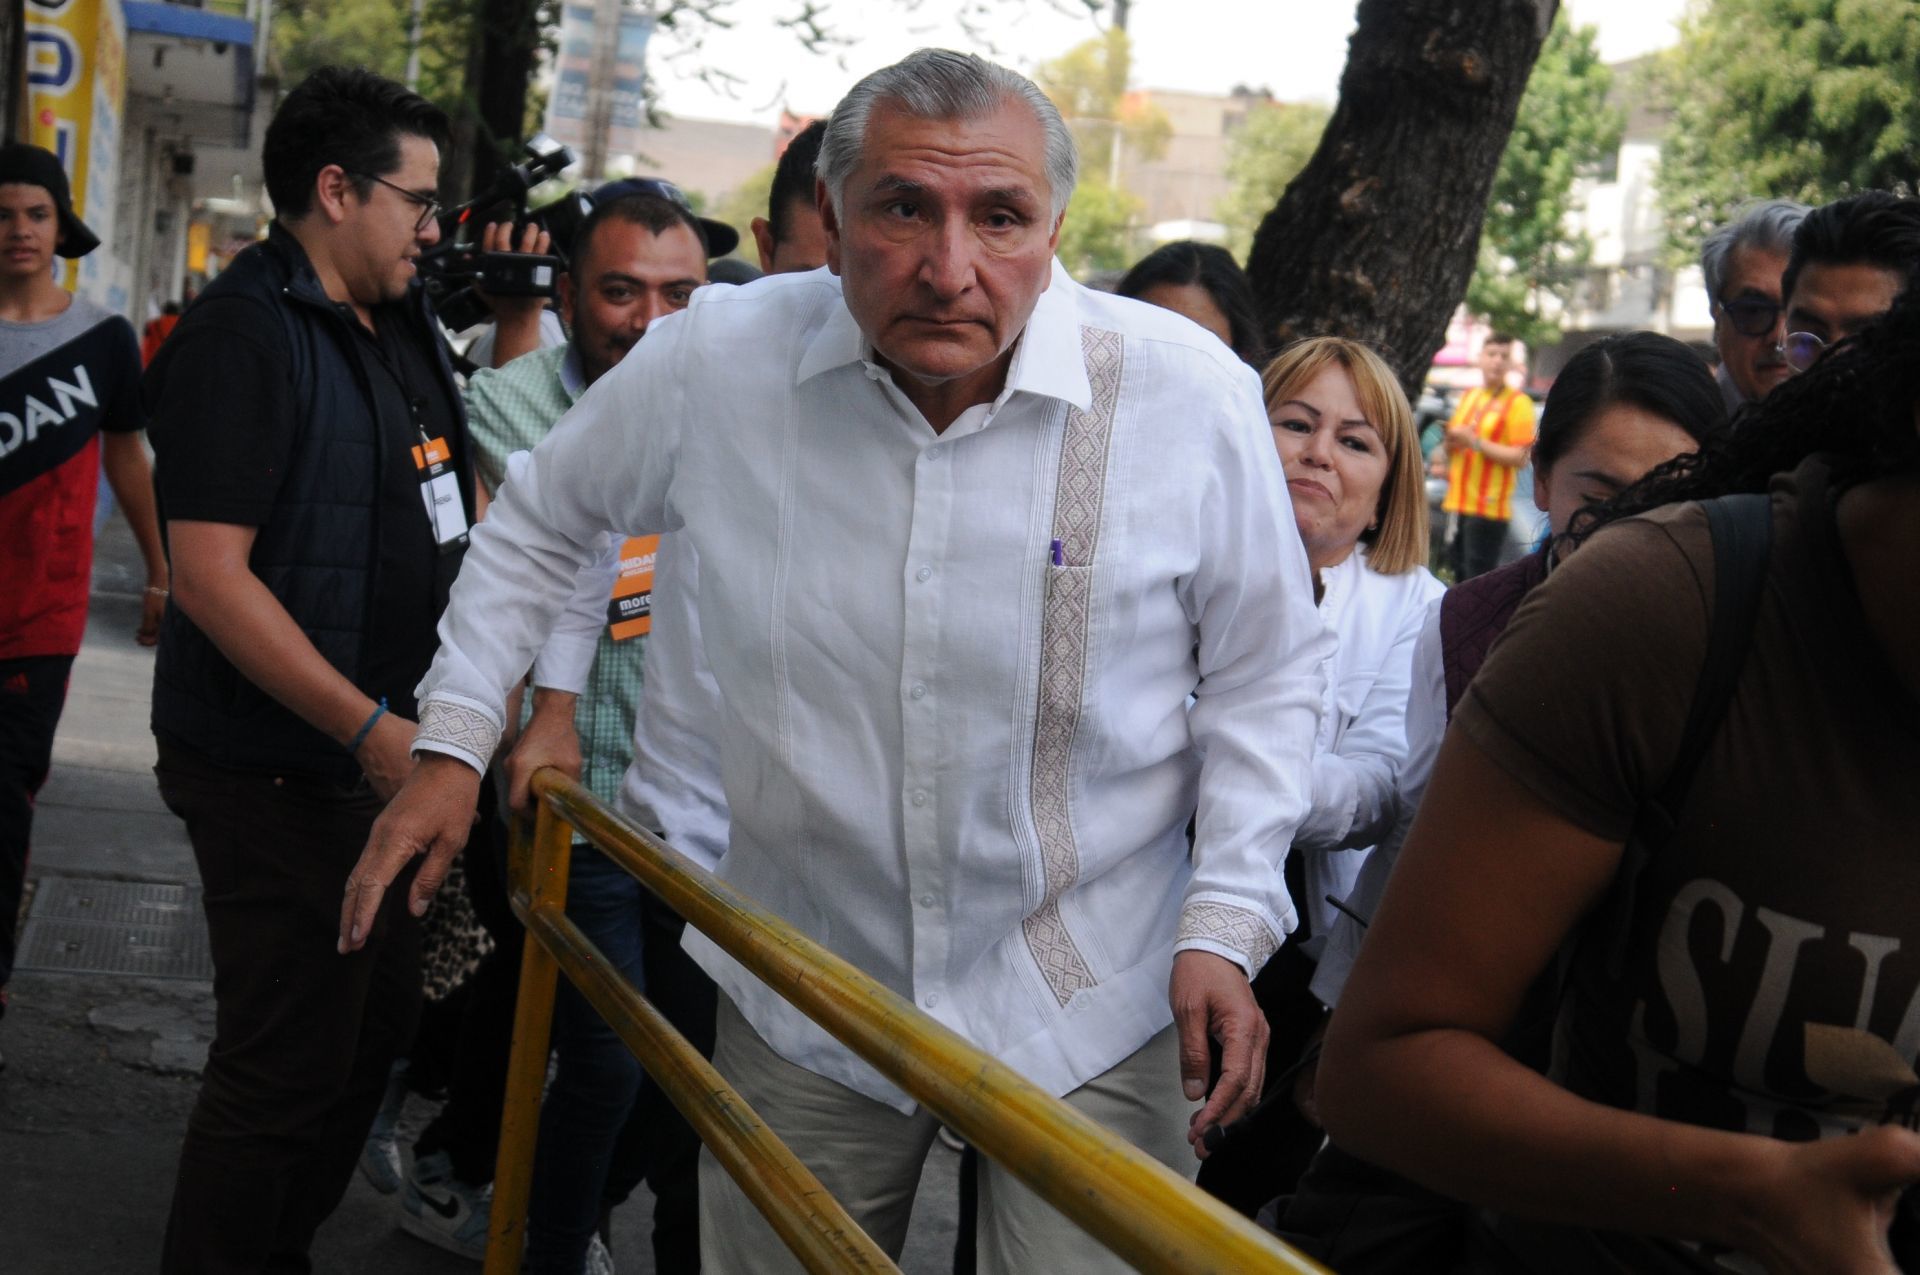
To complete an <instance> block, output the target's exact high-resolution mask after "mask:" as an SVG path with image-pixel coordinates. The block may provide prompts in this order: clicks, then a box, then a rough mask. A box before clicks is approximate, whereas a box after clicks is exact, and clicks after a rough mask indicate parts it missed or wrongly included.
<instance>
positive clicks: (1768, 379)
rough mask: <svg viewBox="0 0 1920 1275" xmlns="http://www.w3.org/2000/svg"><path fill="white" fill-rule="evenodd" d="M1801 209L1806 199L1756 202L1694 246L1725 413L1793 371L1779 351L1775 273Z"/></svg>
mask: <svg viewBox="0 0 1920 1275" xmlns="http://www.w3.org/2000/svg"><path fill="white" fill-rule="evenodd" d="M1806 215H1807V206H1806V205H1805V204H1797V203H1795V202H1793V201H1792V200H1791V199H1768V200H1763V201H1756V202H1754V203H1749V204H1747V205H1745V206H1743V207H1742V208H1741V209H1740V211H1739V213H1738V214H1737V215H1736V216H1735V217H1734V219H1733V220H1732V221H1730V222H1728V223H1727V224H1726V225H1724V226H1722V227H1720V228H1719V229H1718V230H1716V231H1714V232H1713V233H1712V234H1710V235H1708V236H1707V239H1706V242H1705V243H1703V244H1701V245H1700V271H1701V273H1702V274H1704V275H1705V276H1706V284H1707V301H1708V304H1709V305H1710V306H1712V308H1713V344H1714V347H1715V348H1716V349H1717V350H1719V352H1720V367H1719V370H1718V371H1717V372H1716V373H1715V374H1714V375H1715V379H1717V380H1718V381H1719V382H1720V392H1721V394H1722V395H1724V396H1725V397H1726V400H1727V410H1728V411H1729V412H1731V411H1734V410H1736V409H1738V408H1739V407H1741V406H1742V405H1743V404H1746V403H1752V402H1756V401H1758V400H1760V399H1763V398H1765V397H1766V396H1767V394H1768V393H1769V392H1770V391H1771V390H1772V389H1773V387H1774V386H1776V385H1778V384H1780V382H1782V381H1784V380H1786V379H1787V378H1788V377H1789V376H1791V375H1793V369H1791V368H1789V367H1788V366H1787V360H1786V356H1785V355H1784V354H1782V353H1781V352H1780V342H1781V339H1782V338H1783V337H1785V335H1786V331H1785V329H1784V328H1783V327H1782V326H1781V325H1782V321H1783V318H1784V316H1785V312H1786V308H1785V305H1784V304H1783V301H1782V298H1781V294H1780V277H1781V276H1782V275H1784V274H1785V273H1786V271H1787V253H1788V251H1789V250H1790V249H1791V248H1792V247H1793V232H1794V231H1795V230H1798V229H1799V228H1800V219H1801V218H1802V217H1805V216H1806Z"/></svg>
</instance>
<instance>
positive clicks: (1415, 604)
mask: <svg viewBox="0 0 1920 1275" xmlns="http://www.w3.org/2000/svg"><path fill="white" fill-rule="evenodd" d="M1365 554H1366V550H1365V547H1364V546H1363V547H1361V548H1360V549H1357V550H1355V551H1354V552H1353V553H1352V554H1350V555H1349V556H1348V557H1347V560H1346V561H1344V562H1342V563H1340V564H1339V565H1338V566H1334V567H1329V568H1328V569H1327V570H1325V571H1322V572H1321V573H1320V582H1321V586H1322V590H1323V592H1322V596H1321V599H1320V618H1321V620H1322V621H1323V622H1324V623H1325V624H1326V626H1327V628H1328V629H1330V630H1331V631H1332V632H1333V634H1334V636H1335V638H1336V639H1337V645H1336V646H1335V649H1334V651H1333V654H1332V655H1330V656H1328V657H1327V660H1326V662H1325V664H1324V665H1323V667H1324V669H1325V671H1326V674H1327V689H1326V695H1325V702H1324V711H1323V712H1322V714H1321V717H1320V733H1319V735H1318V737H1317V738H1316V739H1315V741H1314V756H1313V805H1312V807H1311V809H1310V810H1309V811H1308V812H1307V818H1306V821H1305V822H1304V823H1302V824H1301V825H1300V830H1299V832H1297V833H1296V834H1295V835H1294V840H1293V849H1294V852H1295V853H1298V854H1304V855H1306V856H1307V858H1306V864H1305V866H1306V885H1307V895H1306V898H1304V899H1299V900H1296V901H1295V906H1296V907H1298V908H1299V909H1300V911H1301V913H1302V914H1303V915H1304V916H1306V917H1307V918H1309V925H1310V928H1311V931H1312V937H1311V938H1309V939H1308V940H1307V941H1306V942H1305V943H1303V944H1302V945H1301V951H1302V952H1304V953H1305V954H1306V955H1308V956H1310V957H1313V958H1314V959H1316V960H1317V959H1319V956H1320V953H1321V951H1322V950H1324V948H1325V947H1326V943H1327V935H1328V934H1329V933H1331V932H1332V930H1333V928H1334V921H1335V920H1336V918H1338V917H1339V915H1340V911H1339V909H1338V908H1336V907H1335V906H1334V905H1333V904H1332V903H1331V902H1329V901H1328V899H1329V896H1331V897H1332V898H1334V899H1341V900H1344V899H1345V898H1346V897H1347V895H1348V894H1349V893H1350V892H1351V891H1352V889H1353V885H1354V881H1355V880H1356V879H1357V878H1358V877H1359V875H1360V868H1361V866H1362V865H1363V864H1364V863H1365V862H1366V859H1367V855H1368V853H1369V852H1370V851H1371V848H1372V847H1373V846H1374V845H1375V844H1376V843H1378V842H1379V840H1380V839H1381V838H1382V837H1383V836H1385V835H1386V834H1387V832H1388V831H1390V830H1391V829H1392V827H1393V824H1394V821H1395V819H1396V818H1397V817H1398V816H1399V813H1400V800H1399V780H1400V768H1401V766H1402V765H1403V764H1405V762H1406V759H1407V692H1408V688H1409V686H1410V685H1411V683H1412V678H1413V645H1414V642H1415V640H1416V639H1417V638H1418V637H1419V635H1420V625H1421V620H1422V619H1423V617H1424V616H1425V615H1426V611H1427V606H1428V604H1429V603H1430V602H1432V601H1433V599H1435V598H1437V597H1439V596H1440V595H1441V594H1442V593H1443V592H1445V590H1446V586H1445V585H1443V584H1441V583H1440V581H1439V580H1437V579H1435V578H1434V576H1433V573H1432V572H1430V571H1428V570H1427V569H1426V568H1424V567H1415V568H1413V569H1412V570H1411V571H1403V572H1401V573H1400V574H1399V575H1382V574H1380V573H1379V572H1378V571H1375V570H1373V569H1372V568H1371V567H1369V566H1367V564H1366V556H1365Z"/></svg>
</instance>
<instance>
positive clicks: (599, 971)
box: [527, 908, 900, 1275]
mask: <svg viewBox="0 0 1920 1275" xmlns="http://www.w3.org/2000/svg"><path fill="white" fill-rule="evenodd" d="M527 932H528V937H529V938H537V939H538V940H539V945H540V946H542V947H544V948H547V949H548V950H550V951H551V952H552V953H553V954H554V957H555V958H556V959H557V960H558V962H559V965H560V968H561V970H562V971H564V972H565V973H566V975H567V977H568V978H569V979H571V980H572V981H573V984H574V986H576V987H578V988H579V989H580V991H581V993H582V994H583V995H584V996H586V998H587V1000H588V1001H590V1002H592V1004H593V1007H594V1009H596V1010H597V1011H599V1014H600V1016H601V1017H602V1018H604V1019H605V1020H606V1021H607V1022H608V1023H609V1024H610V1025H611V1026H612V1027H613V1029H614V1030H615V1031H616V1032H618V1033H619V1034H620V1039H621V1040H623V1041H625V1042H626V1045H627V1048H628V1049H630V1050H632V1051H633V1054H634V1057H636V1058H638V1059H639V1060H640V1065H641V1066H642V1067H644V1068H646V1072H647V1075H648V1077H649V1078H651V1079H652V1080H653V1082H654V1083H655V1084H657V1085H659V1086H660V1088H661V1089H662V1090H663V1091H664V1092H665V1093H666V1095H667V1097H668V1098H670V1099H672V1100H673V1105H674V1106H676V1107H678V1108H679V1109H680V1111H681V1112H682V1113H683V1114H684V1115H685V1116H686V1117H687V1121H688V1123H690V1124H691V1125H692V1126H693V1127H694V1130H695V1131H696V1132H698V1133H699V1135H700V1140H701V1141H702V1142H704V1143H705V1144H706V1145H707V1149H708V1150H710V1151H712V1152H713V1155H714V1158H715V1159H717V1160H718V1161H719V1162H720V1165H721V1167H722V1168H724V1169H726V1171H727V1172H728V1173H729V1174H731V1175H732V1177H733V1180H734V1181H736V1182H738V1183H739V1184H740V1189H741V1190H742V1191H744V1192H745V1193H746V1195H747V1198H748V1199H750V1200H751V1201H753V1204H754V1207H755V1208H757V1209H759V1210H760V1212H761V1213H762V1214H763V1215H765V1217H766V1219H767V1221H768V1222H769V1223H770V1224H771V1225H772V1227H773V1229H774V1231H775V1232H777V1233H778V1234H779V1236H780V1238H781V1239H782V1240H784V1241H785V1242H786V1245H787V1248H788V1250H789V1251H791V1252H792V1253H793V1255H794V1256H795V1257H796V1258H798V1259H799V1260H800V1263H801V1264H802V1265H803V1266H805V1267H806V1268H807V1269H808V1270H809V1271H814V1272H817V1273H818V1275H834V1273H835V1272H840V1271H880V1272H889V1271H890V1272H893V1275H899V1271H900V1268H899V1267H897V1266H895V1265H894V1264H893V1262H892V1260H891V1259H889V1258H888V1257H887V1255H886V1253H885V1252H884V1251H882V1250H881V1248H880V1246H879V1245H878V1244H875V1243H874V1242H873V1240H872V1239H871V1238H869V1237H868V1235H867V1233H866V1232H865V1231H863V1230H861V1229H860V1226H859V1224H858V1223H856V1222H855V1221H854V1220H853V1219H852V1218H851V1217H848V1216H847V1212H846V1210H845V1209H844V1208H842V1207H841V1205H840V1202H839V1201H838V1200H836V1199H834V1198H833V1195H832V1194H831V1193H830V1192H829V1191H828V1190H827V1189H826V1188H825V1187H824V1186H822V1185H821V1184H820V1179H819V1178H816V1177H815V1176H814V1175H813V1173H812V1172H811V1171H810V1170H809V1169H808V1168H807V1167H806V1166H805V1165H804V1164H802V1163H800V1161H799V1159H798V1158H797V1157H796V1156H795V1155H794V1154H793V1152H792V1151H790V1150H788V1149H787V1147H786V1144H784V1143H782V1142H781V1141H780V1139H779V1138H778V1137H777V1136H775V1135H774V1133H773V1131H772V1130H771V1129H768V1128H767V1126H766V1125H765V1124H764V1123H762V1122H761V1119H760V1117H759V1115H758V1114H756V1113H755V1112H754V1110H753V1108H752V1107H750V1106H748V1105H747V1103H746V1101H745V1100H744V1099H743V1098H741V1097H740V1095H739V1094H738V1093H737V1092H735V1091H734V1089H733V1087H732V1086H731V1085H729V1084H728V1083H727V1082H726V1081H725V1080H723V1079H722V1078H721V1076H720V1073H719V1072H717V1071H715V1070H714V1069H713V1064H712V1063H710V1062H708V1061H707V1060H706V1059H705V1058H702V1057H701V1056H700V1052H699V1051H698V1050H697V1049H695V1048H694V1047H693V1046H692V1045H690V1044H688V1043H687V1040H686V1038H685V1037H683V1036H682V1035H680V1033H679V1032H678V1031H676V1030H675V1029H674V1027H673V1024H671V1023H669V1022H668V1021H667V1020H666V1018H665V1017H663V1016H662V1015H661V1013H660V1011H659V1010H658V1009H657V1008H655V1007H654V1005H653V1004H652V1002H650V1001H648V1000H647V998H646V997H644V996H642V995H641V994H640V993H639V991H637V990H636V989H635V988H634V987H633V985H632V984H630V983H628V982H627V981H626V980H625V979H624V978H622V977H621V976H620V973H619V971H617V970H615V969H613V968H612V967H611V966H609V965H608V964H607V958H606V956H605V955H604V954H602V953H601V951H600V950H599V948H597V947H595V946H594V945H593V942H592V941H591V940H590V939H588V938H587V936H586V935H584V934H582V933H581V932H580V929H579V927H577V926H576V925H574V924H573V922H571V921H569V920H567V918H566V917H565V916H564V915H562V914H559V913H556V912H554V911H551V910H549V909H545V908H543V909H540V910H538V911H536V912H534V913H533V914H532V915H531V916H530V917H529V918H528V921H527Z"/></svg>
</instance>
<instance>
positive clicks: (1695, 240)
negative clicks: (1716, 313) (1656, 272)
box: [1660, 0, 1920, 259]
mask: <svg viewBox="0 0 1920 1275" xmlns="http://www.w3.org/2000/svg"><path fill="white" fill-rule="evenodd" d="M1662 70H1663V72H1664V74H1663V76H1662V80H1663V87H1664V94H1663V95H1664V97H1665V98H1666V100H1667V102H1668V103H1669V104H1670V105H1671V107H1672V110H1673V117H1672V122H1671V123H1670V125H1669V126H1668V130H1667V136H1666V138H1665V144H1664V146H1663V148H1662V150H1661V156H1660V203H1661V208H1662V211H1663V212H1665V214H1666V216H1667V222H1668V228H1669V234H1670V236H1671V237H1672V240H1673V245H1674V247H1675V249H1676V251H1677V252H1678V253H1679V254H1680V255H1681V257H1682V259H1688V258H1691V257H1693V256H1694V255H1695V254H1696V253H1697V252H1698V249H1699V243H1700V240H1701V239H1702V238H1703V237H1704V236H1705V235H1706V233H1707V232H1708V231H1709V230H1711V229H1712V228H1713V227H1714V226H1716V225H1718V224H1720V223H1721V222H1723V221H1725V220H1726V219H1727V217H1728V215H1729V214H1730V213H1731V212H1732V211H1733V210H1734V209H1735V208H1736V207H1737V206H1738V205H1740V204H1741V203H1743V202H1745V201H1746V200H1748V199H1772V198H1788V199H1799V200H1803V201H1805V202H1807V203H1811V204H1819V203H1825V202H1827V201H1828V200H1831V199H1835V198H1838V197H1840V196H1842V195H1845V194H1848V193H1850V192H1853V191H1860V190H1868V189H1883V190H1898V191H1902V192H1905V191H1908V190H1910V189H1911V188H1912V184H1913V182H1914V180H1915V175H1916V173H1917V172H1920V3H1916V2H1915V0H1712V3H1706V4H1702V5H1699V6H1697V7H1696V8H1695V9H1694V10H1693V12H1692V13H1690V14H1689V15H1688V17H1687V19H1686V21H1685V22H1684V23H1683V24H1682V27H1681V40H1680V45H1679V47H1678V48H1676V49H1674V50H1673V51H1672V53H1671V54H1670V55H1669V57H1668V59H1667V60H1666V62H1665V64H1664V66H1663V68H1662Z"/></svg>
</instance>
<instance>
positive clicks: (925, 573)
mask: <svg viewBox="0 0 1920 1275" xmlns="http://www.w3.org/2000/svg"><path fill="white" fill-rule="evenodd" d="M913 578H914V579H916V580H918V581H920V582H921V583H923V584H924V583H925V582H926V581H928V580H931V579H933V568H932V567H922V568H920V569H919V570H918V571H916V572H914V573H913Z"/></svg>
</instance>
